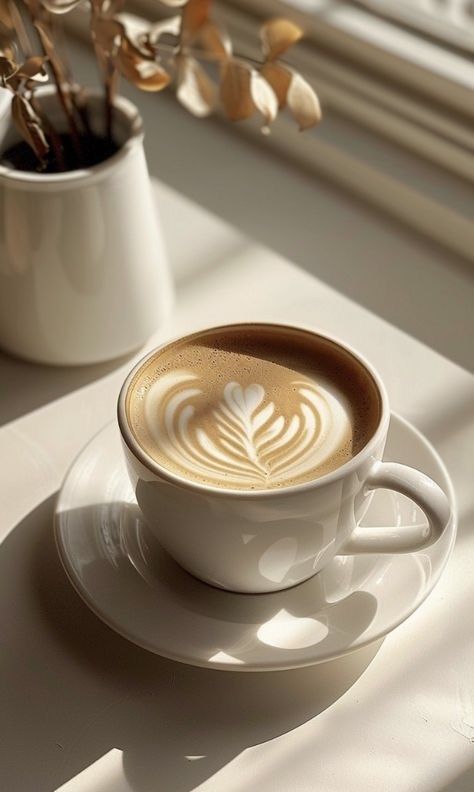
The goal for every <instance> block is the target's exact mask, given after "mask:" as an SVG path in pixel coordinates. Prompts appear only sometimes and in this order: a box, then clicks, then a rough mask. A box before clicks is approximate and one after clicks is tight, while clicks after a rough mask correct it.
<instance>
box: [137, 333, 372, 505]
mask: <svg viewBox="0 0 474 792" xmlns="http://www.w3.org/2000/svg"><path fill="white" fill-rule="evenodd" d="M126 410H127V420H128V422H129V425H130V428H131V431H132V433H133V435H134V437H135V439H136V441H137V442H138V444H139V446H140V447H141V448H142V449H143V451H144V452H145V454H146V455H148V457H149V458H150V459H151V460H153V461H154V462H156V463H158V465H160V466H161V467H162V468H167V469H168V470H169V471H171V472H172V473H174V474H177V475H178V476H180V477H184V478H187V479H190V480H192V481H195V482H197V483H199V484H208V485H210V486H213V487H223V488H226V489H236V490H265V489H273V488H280V487H286V486H291V485H293V484H299V483H303V482H306V481H311V480H313V479H315V478H319V477H320V476H324V475H325V474H327V473H330V472H331V471H333V470H335V469H336V468H338V467H340V466H341V465H343V464H344V463H345V462H347V461H348V460H349V459H351V458H352V457H353V456H354V454H356V453H358V451H359V450H360V449H361V448H362V447H363V446H364V445H365V444H366V442H367V440H368V439H369V438H370V437H371V435H372V434H373V432H374V431H375V428H376V426H377V422H378V420H379V416H380V403H379V396H378V391H377V389H376V386H375V384H374V382H373V380H372V379H371V376H370V374H369V373H368V372H367V371H366V370H365V368H364V367H363V365H362V364H361V363H359V362H358V361H357V360H356V359H355V358H354V357H353V356H352V355H351V354H350V353H349V352H347V351H345V350H343V349H341V348H339V347H338V346H337V345H336V344H334V343H332V342H331V341H329V340H328V339H324V338H322V337H320V336H317V335H315V334H312V333H307V332H305V331H303V330H301V331H300V330H297V329H294V328H281V327H278V326H273V325H233V326H231V327H225V328H217V329H214V330H209V331H204V332H203V333H196V334H195V335H191V336H188V337H187V338H183V339H181V340H179V341H177V342H175V343H172V344H169V345H168V346H167V347H164V348H163V349H161V350H158V351H157V352H156V353H155V355H152V356H151V357H150V358H148V359H147V360H146V361H145V362H144V364H143V365H142V366H141V367H140V368H139V369H138V370H137V372H136V373H135V375H134V378H133V380H132V381H131V383H130V385H129V387H128V390H127V397H126Z"/></svg>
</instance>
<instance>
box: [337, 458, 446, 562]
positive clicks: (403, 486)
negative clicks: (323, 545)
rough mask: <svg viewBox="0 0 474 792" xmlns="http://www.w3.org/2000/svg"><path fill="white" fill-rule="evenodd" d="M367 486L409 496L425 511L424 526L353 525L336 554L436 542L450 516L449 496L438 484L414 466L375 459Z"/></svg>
mask: <svg viewBox="0 0 474 792" xmlns="http://www.w3.org/2000/svg"><path fill="white" fill-rule="evenodd" d="M365 487H366V489H368V490H374V489H379V488H381V489H389V490H394V491H395V492H400V493H401V494H402V495H406V496H407V497H408V498H411V500H413V501H414V502H415V503H416V505H417V506H419V507H420V509H421V510H422V511H423V512H424V513H425V515H426V517H427V519H428V525H427V526H420V525H413V526H411V525H402V526H398V525H397V526H393V527H392V528H390V527H386V528H372V527H366V528H364V527H363V526H361V527H357V528H355V530H354V531H353V532H352V534H351V535H350V536H349V538H348V539H347V541H346V542H345V543H344V544H343V546H342V549H340V550H338V552H337V554H338V555H356V554H357V553H412V552H414V551H415V550H421V549H422V548H423V547H428V546H429V545H431V544H433V543H434V542H436V541H437V540H438V539H439V538H440V536H441V535H442V534H443V532H444V530H445V529H446V527H447V525H448V523H449V521H450V519H451V514H452V510H451V506H450V504H449V501H448V498H447V496H446V495H445V493H444V492H443V490H442V489H441V488H440V487H438V485H437V484H436V483H435V482H434V481H433V480H432V479H430V478H429V477H428V476H426V475H425V474H424V473H421V472H420V471H419V470H416V469H415V468H411V467H408V466H407V465H400V464H398V463H397V462H375V463H374V465H373V467H372V469H371V471H370V473H369V475H368V477H367V479H366V481H365Z"/></svg>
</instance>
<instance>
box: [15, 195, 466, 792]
mask: <svg viewBox="0 0 474 792" xmlns="http://www.w3.org/2000/svg"><path fill="white" fill-rule="evenodd" d="M157 199H158V203H159V205H160V210H161V214H162V218H163V224H164V233H165V236H166V240H167V244H168V248H169V252H170V258H171V261H172V265H173V269H174V271H175V274H176V277H177V280H178V284H179V288H178V299H177V304H176V309H175V311H174V314H173V317H172V319H171V320H170V322H169V323H168V325H167V326H166V327H163V328H161V330H160V332H159V333H157V335H156V336H155V338H154V339H152V341H151V344H155V343H156V342H159V341H161V340H163V339H166V338H167V337H169V336H172V335H176V334H177V333H181V332H185V331H189V330H191V329H193V328H195V327H197V326H198V325H204V324H212V323H220V322H225V321H232V320H246V319H260V320H262V319H268V320H281V321H287V322H295V323H298V322H301V323H304V324H307V325H312V326H314V327H316V328H321V329H323V330H326V331H329V332H331V333H334V334H336V335H338V336H340V337H341V338H343V339H347V340H348V341H349V342H350V343H351V344H352V345H354V346H355V347H357V348H358V349H359V350H361V352H362V353H364V354H365V355H366V356H367V357H368V358H369V359H370V360H372V361H373V363H374V364H375V365H376V367H377V368H378V369H379V371H380V372H381V374H382V376H383V378H384V379H385V382H386V384H387V387H388V392H389V395H390V398H391V402H392V406H393V409H395V410H396V411H398V412H400V413H401V414H402V415H403V416H405V417H406V418H408V419H409V420H411V421H412V422H413V423H414V424H415V425H416V426H417V427H418V428H419V429H421V430H422V431H423V432H424V433H425V434H426V435H427V436H428V438H429V439H430V440H431V442H432V443H433V444H434V446H435V447H436V448H437V449H438V451H439V452H440V454H441V455H442V457H443V459H444V461H445V462H446V464H447V466H448V469H449V471H450V473H451V476H452V478H453V482H454V485H455V489H456V493H457V498H458V506H459V513H460V525H459V534H458V540H457V544H456V547H455V550H454V554H453V556H452V558H451V560H450V562H449V564H448V567H447V568H446V570H445V572H444V573H443V576H442V579H441V581H440V583H439V584H438V586H437V587H436V589H435V591H434V592H433V593H432V595H431V596H430V597H429V598H428V600H427V601H426V602H425V603H424V604H423V605H422V606H421V608H420V609H419V610H418V611H417V612H416V613H415V614H414V615H413V616H412V617H410V619H408V621H407V622H406V623H405V624H403V625H402V626H401V627H399V628H398V629H397V630H396V631H395V632H394V633H392V634H391V635H390V636H388V637H387V638H386V639H385V641H383V642H382V643H381V644H380V643H379V644H377V645H375V646H370V647H368V648H366V649H363V650H360V651H358V652H356V653H354V654H353V655H351V656H349V657H346V658H343V659H341V660H337V661H334V662H332V663H326V664H325V665H324V666H316V667H313V668H307V669H303V670H298V671H287V672H278V673H270V674H238V673H235V672H219V671H208V670H203V669H198V668H192V667H187V666H184V665H180V664H177V663H173V662H171V661H168V660H163V659H161V658H159V657H156V656H153V655H151V654H149V653H147V652H145V651H144V650H141V649H139V648H137V647H135V646H133V645H132V644H129V643H128V642H127V641H125V640H124V639H122V638H121V637H119V636H118V635H116V634H115V633H113V632H112V631H111V630H109V629H108V628H107V627H106V626H104V625H103V624H102V623H101V622H100V621H99V620H98V619H97V618H96V617H95V616H94V615H93V614H92V613H90V612H89V611H88V609H87V607H86V606H85V605H83V603H82V602H81V601H80V600H79V598H78V597H77V595H76V594H75V593H74V592H73V590H72V588H71V586H70V585H69V583H68V582H67V580H66V578H65V575H64V573H63V571H62V569H61V567H60V565H59V561H58V558H57V555H56V552H55V548H54V545H53V539H52V530H51V522H52V513H53V506H54V497H55V494H56V492H57V491H58V488H59V487H60V484H61V480H62V478H63V476H64V474H65V472H66V469H67V467H68V465H69V464H70V463H71V461H72V460H73V458H74V457H75V455H76V454H77V453H78V452H79V450H80V449H81V448H82V446H83V445H84V444H85V443H86V442H87V440H88V439H89V438H90V437H91V436H92V435H93V434H94V433H95V432H96V431H97V430H98V429H100V427H101V426H102V425H103V424H104V423H105V422H107V421H108V420H110V418H111V417H112V416H113V414H114V409H115V400H116V396H117V392H118V388H119V385H120V383H121V381H122V379H123V377H124V374H125V372H126V370H127V369H128V368H129V367H130V365H131V360H127V361H123V360H122V361H119V362H114V363H111V364H107V365H105V366H96V367H91V368H86V369H72V370H67V369H50V368H47V367H39V366H33V365H28V364H26V363H22V362H19V361H14V360H13V359H10V358H8V357H7V356H1V355H0V424H1V425H0V464H1V476H0V541H1V545H0V612H1V621H0V647H1V649H0V652H1V653H0V685H1V688H0V699H1V700H0V712H1V716H0V788H1V789H2V790H5V792H50V790H56V789H59V788H60V789H61V790H62V792H131V791H133V792H185V791H187V790H199V792H244V790H245V792H247V790H257V789H258V790H260V792H316V791H318V792H319V790H321V792H371V791H372V790H373V792H381V791H382V790H383V792H391V791H392V790H393V792H414V791H415V790H416V792H425V790H426V792H428V791H429V792H446V791H447V790H450V791H451V790H454V791H455V792H467V790H469V791H470V792H471V790H472V789H473V788H474V764H473V762H474V618H473V605H474V576H473V574H472V569H473V561H474V556H473V549H474V527H473V522H474V497H473V475H472V474H473V468H472V459H473V447H474V381H473V378H472V377H471V375H470V374H468V373H467V372H466V371H465V370H463V369H461V368H459V367H458V366H456V365H454V364H453V363H451V362H450V361H448V360H447V359H446V358H444V357H442V356H440V355H438V354H437V353H436V352H434V351H433V350H431V349H429V348H428V347H426V346H424V345H423V344H421V343H420V342H418V341H416V340H414V339H413V338H410V337H409V336H408V335H406V334H404V333H403V332H401V331H400V330H398V329H396V328H395V327H393V326H391V325H390V324H388V323H386V322H384V321H382V320H381V319H380V318H378V317H376V316H375V315H373V314H371V313H369V312H368V311H367V310H365V309H363V308H361V307H360V306H358V305H357V304H355V303H354V302H351V301H350V300H349V299H347V298H346V297H343V296H341V295H340V294H338V293H337V292H336V291H334V290H332V289H330V288H329V287H328V286H326V285H324V284H323V283H321V282H320V281H318V280H317V279H316V278H314V277H312V276H310V275H307V274H305V273H303V272H302V271H301V270H299V269H298V268H296V267H295V266H293V265H292V264H290V263H289V262H287V261H285V260H283V259H281V258H279V257H277V256H276V255H275V254H273V253H270V252H269V251H267V250H265V249H263V248H260V247H257V246H255V245H252V244H251V243H250V242H249V241H248V240H246V239H245V238H244V237H242V236H241V235H240V234H239V233H238V232H236V231H235V230H232V229H230V228H229V227H227V226H225V225H224V224H223V223H221V222H219V221H217V220H215V219H214V218H212V217H211V216H210V215H209V214H208V213H206V212H204V211H202V210H200V209H198V208H197V207H196V206H194V205H193V204H190V203H188V202H186V201H185V200H184V199H182V198H181V197H179V196H177V194H175V193H172V192H171V191H170V190H169V189H168V188H164V187H157ZM183 228H186V234H183ZM203 262H204V263H205V266H204V267H203V266H202V265H203Z"/></svg>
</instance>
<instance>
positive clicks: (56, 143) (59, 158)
mask: <svg viewBox="0 0 474 792" xmlns="http://www.w3.org/2000/svg"><path fill="white" fill-rule="evenodd" d="M30 103H31V106H32V107H33V109H34V111H35V113H36V114H37V115H38V116H39V117H40V118H41V123H42V125H43V129H44V131H45V132H46V135H47V136H48V139H49V141H50V143H51V148H52V149H53V152H54V157H55V160H56V162H57V164H58V166H59V170H60V171H65V170H66V163H65V161H64V153H63V147H62V145H61V139H60V137H59V135H58V133H57V132H56V130H55V128H54V127H53V125H52V123H51V121H50V120H49V118H48V117H47V116H45V114H44V113H43V112H42V110H41V107H40V106H39V104H38V101H37V99H36V97H35V96H34V94H33V93H32V94H31V96H30Z"/></svg>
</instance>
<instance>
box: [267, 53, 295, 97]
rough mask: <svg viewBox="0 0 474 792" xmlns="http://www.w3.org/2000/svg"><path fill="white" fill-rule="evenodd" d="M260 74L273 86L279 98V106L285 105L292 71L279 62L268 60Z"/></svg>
mask: <svg viewBox="0 0 474 792" xmlns="http://www.w3.org/2000/svg"><path fill="white" fill-rule="evenodd" d="M260 74H261V75H262V77H265V79H266V81H267V82H268V83H269V84H270V85H271V86H272V88H273V90H274V92H275V94H276V97H277V99H278V107H284V106H285V104H286V96H287V93H288V88H289V87H290V83H291V79H292V76H293V75H292V74H291V72H290V71H289V70H288V69H286V68H285V67H284V66H281V65H280V64H279V63H273V62H271V61H268V62H267V63H264V64H263V66H262V67H261V69H260Z"/></svg>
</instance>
